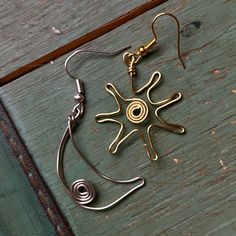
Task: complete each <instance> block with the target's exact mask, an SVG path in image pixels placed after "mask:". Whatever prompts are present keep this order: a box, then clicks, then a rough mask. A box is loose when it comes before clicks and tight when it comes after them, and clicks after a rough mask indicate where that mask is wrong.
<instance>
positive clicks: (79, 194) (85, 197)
mask: <svg viewBox="0 0 236 236" xmlns="http://www.w3.org/2000/svg"><path fill="white" fill-rule="evenodd" d="M71 194H72V197H73V198H74V200H75V201H76V202H77V203H78V204H80V205H87V204H89V203H90V202H92V201H93V200H94V199H95V197H96V191H95V189H94V186H93V185H92V184H91V183H90V182H88V181H87V180H85V179H78V180H75V181H74V182H73V183H72V184H71Z"/></svg>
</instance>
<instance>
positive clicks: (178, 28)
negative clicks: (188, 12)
mask: <svg viewBox="0 0 236 236" xmlns="http://www.w3.org/2000/svg"><path fill="white" fill-rule="evenodd" d="M162 16H170V17H172V19H173V20H174V21H175V22H176V27H177V33H176V37H177V54H178V57H179V60H180V61H181V63H182V65H183V68H184V69H185V68H186V67H185V64H184V62H183V60H182V58H181V55H180V24H179V20H178V19H177V17H176V16H175V15H173V14H171V13H169V12H162V13H160V14H158V15H156V16H155V17H154V19H153V21H152V33H153V35H154V38H155V41H157V34H156V32H155V29H154V24H155V22H156V20H157V19H158V18H160V17H162Z"/></svg>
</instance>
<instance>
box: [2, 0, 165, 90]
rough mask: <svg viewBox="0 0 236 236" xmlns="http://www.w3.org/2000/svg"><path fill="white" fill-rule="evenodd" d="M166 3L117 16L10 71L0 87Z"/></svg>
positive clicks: (154, 3)
mask: <svg viewBox="0 0 236 236" xmlns="http://www.w3.org/2000/svg"><path fill="white" fill-rule="evenodd" d="M166 1H168V0H152V1H150V2H147V3H144V4H143V5H141V6H138V7H136V8H134V9H133V10H131V11H129V12H127V13H125V14H123V15H121V16H119V17H118V18H116V19H114V20H112V21H110V22H108V23H106V24H104V25H103V26H101V27H99V28H97V29H95V30H93V31H91V32H89V33H87V34H85V35H83V36H81V37H80V38H78V39H75V40H73V41H71V42H70V43H68V44H66V45H64V46H62V47H60V48H58V49H56V50H54V51H52V52H49V53H47V54H46V55H44V56H42V57H40V58H38V59H36V60H35V61H32V62H31V63H29V64H26V65H24V66H22V67H20V68H18V69H16V70H14V71H12V72H11V73H9V74H8V75H6V76H4V77H2V78H0V86H3V85H5V84H8V83H10V82H12V81H14V80H16V79H18V78H20V77H21V76H23V75H25V74H27V73H30V72H31V71H33V70H35V69H37V68H39V67H41V66H43V65H45V64H47V63H49V62H50V61H53V60H55V59H57V58H58V57H61V56H63V55H65V54H67V53H68V52H71V51H73V50H74V49H76V48H78V47H80V46H82V45H84V44H86V43H88V42H90V41H92V40H94V39H97V38H99V37H101V36H102V35H104V34H106V33H108V32H110V31H112V30H114V29H115V28H117V27H119V26H121V25H123V24H125V23H127V22H128V21H130V20H132V19H134V18H135V17H137V16H139V15H141V14H143V13H145V12H147V11H149V10H151V9H152V8H154V7H156V6H158V5H160V4H162V3H164V2H166Z"/></svg>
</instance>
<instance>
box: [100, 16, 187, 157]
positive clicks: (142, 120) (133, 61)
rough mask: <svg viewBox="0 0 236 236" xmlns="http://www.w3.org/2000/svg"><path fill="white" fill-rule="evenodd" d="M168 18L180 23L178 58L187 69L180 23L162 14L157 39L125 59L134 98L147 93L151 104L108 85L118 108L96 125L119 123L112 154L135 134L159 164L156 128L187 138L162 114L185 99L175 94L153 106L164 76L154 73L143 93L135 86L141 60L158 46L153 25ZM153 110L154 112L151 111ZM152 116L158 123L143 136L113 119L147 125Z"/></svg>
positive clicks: (129, 54)
mask: <svg viewBox="0 0 236 236" xmlns="http://www.w3.org/2000/svg"><path fill="white" fill-rule="evenodd" d="M163 15H168V16H170V17H172V18H173V19H174V20H175V21H176V23H177V30H178V32H177V50H178V56H179V58H180V61H181V63H182V64H183V67H184V68H185V66H184V63H183V61H182V59H181V57H180V46H179V22H178V20H177V18H176V17H175V16H174V15H172V14H171V13H161V14H159V15H157V16H156V17H155V18H154V19H153V22H152V31H153V34H154V39H153V40H152V41H150V42H149V43H148V44H147V45H146V46H141V47H139V49H138V51H137V52H136V53H132V52H126V53H125V54H124V56H123V59H124V62H125V64H126V65H127V66H128V74H129V76H130V77H131V85H132V92H133V94H134V95H139V94H141V93H144V92H146V97H147V100H148V104H147V103H146V102H145V101H144V100H142V99H140V98H136V97H132V98H125V97H124V96H123V95H122V94H121V93H120V92H119V91H118V89H117V88H116V87H115V86H114V85H113V84H111V83H108V84H107V85H106V90H107V91H108V92H109V93H110V94H111V95H112V96H113V98H114V99H115V102H116V104H117V110H115V111H113V112H108V113H101V114H97V115H96V121H97V122H98V123H104V122H112V123H116V124H118V125H119V126H120V129H119V131H118V134H117V135H116V137H115V139H114V140H113V141H112V142H111V144H110V146H109V151H110V153H112V154H115V153H116V152H117V151H118V148H119V147H120V145H121V144H122V143H123V142H124V141H125V140H127V139H128V138H129V137H130V136H131V135H132V134H134V133H137V134H138V135H139V137H140V138H141V139H142V141H143V143H144V148H145V150H146V152H147V155H148V157H149V158H150V160H152V161H156V160H158V159H159V157H158V154H157V151H156V149H155V148H154V145H153V140H152V135H151V132H152V130H153V129H154V128H159V129H164V130H167V131H170V132H172V133H176V134H184V133H185V128H184V127H183V126H182V125H178V124H173V123H169V122H167V121H166V120H164V119H163V118H162V117H161V115H160V113H161V111H162V110H163V109H165V108H167V107H168V106H170V105H172V104H174V103H176V102H178V101H180V100H181V98H182V94H181V93H174V94H172V95H171V96H170V97H169V98H167V99H165V100H162V101H158V102H154V101H153V100H152V98H151V92H152V91H153V89H154V88H155V87H157V85H158V84H159V83H160V82H161V73H160V72H159V71H155V72H154V73H153V74H152V76H151V78H150V80H149V81H148V82H147V83H146V84H145V85H144V86H143V87H141V88H140V89H137V88H136V86H135V77H136V76H137V71H136V65H137V64H138V62H139V61H140V60H141V58H142V57H144V56H146V55H147V54H148V53H149V51H150V49H151V48H152V47H153V45H154V44H156V42H157V36H156V33H155V31H154V23H155V21H156V20H157V18H159V17H160V16H163ZM121 102H124V103H125V104H126V111H125V112H124V110H123V109H122V107H121ZM151 108H153V109H151ZM150 113H154V114H155V117H156V118H157V120H158V121H159V124H158V123H154V124H148V125H147V127H146V131H145V132H143V131H141V130H140V129H139V126H137V128H135V129H132V130H131V131H129V132H127V133H125V132H124V123H122V122H121V121H119V120H117V119H114V117H116V116H118V115H120V114H125V116H126V118H127V119H128V120H129V121H130V122H132V123H133V124H147V122H146V121H147V119H148V116H149V114H150Z"/></svg>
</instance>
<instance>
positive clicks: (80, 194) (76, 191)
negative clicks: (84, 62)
mask: <svg viewBox="0 0 236 236" xmlns="http://www.w3.org/2000/svg"><path fill="white" fill-rule="evenodd" d="M126 49H127V47H126V48H124V49H121V50H118V51H114V52H100V51H94V50H86V49H84V50H77V51H75V52H74V53H72V54H71V55H70V56H69V57H68V58H67V59H66V61H65V69H66V72H67V73H68V75H69V76H70V77H72V78H74V79H75V80H76V86H77V92H78V94H77V95H76V96H74V97H75V100H76V102H77V104H76V105H75V106H74V108H73V109H72V112H71V114H70V115H69V117H68V123H67V127H66V129H65V132H64V134H63V136H62V139H61V142H60V144H59V148H58V153H57V175H58V177H59V179H60V180H61V182H62V184H63V186H64V188H65V190H66V192H67V193H68V194H69V196H70V197H71V198H72V199H73V200H74V201H75V202H76V203H77V204H78V205H79V206H81V207H82V208H85V209H89V210H94V211H101V210H106V209H109V208H111V207H113V206H115V205H116V204H118V203H119V202H121V201H122V200H123V199H125V198H126V197H128V196H129V195H130V194H132V193H133V192H135V191H136V190H138V189H139V188H141V187H143V186H144V184H145V179H144V178H143V177H140V176H138V177H135V178H133V179H127V180H117V179H114V178H111V177H109V176H107V175H105V174H103V173H102V172H100V171H99V170H98V169H97V168H96V167H95V166H94V165H93V164H92V163H91V162H90V161H89V160H88V159H87V158H86V157H85V156H84V155H83V153H82V151H81V150H80V148H79V147H78V145H77V144H76V142H75V139H74V136H73V130H74V128H75V127H76V125H77V124H78V120H79V119H81V118H82V115H83V112H84V90H83V86H82V82H81V81H80V80H79V79H78V78H76V77H75V76H74V75H72V74H71V73H70V71H69V70H68V62H69V61H70V60H71V59H72V57H73V56H75V55H76V54H78V53H82V52H87V53H93V54H103V55H108V56H112V55H115V54H117V53H120V52H122V51H123V50H126ZM69 140H71V142H72V144H73V145H74V148H75V149H76V151H77V153H78V154H79V156H80V157H81V158H82V159H83V160H84V161H85V162H86V164H87V165H88V166H89V167H90V168H91V169H92V170H93V171H94V172H95V173H96V174H97V175H99V176H100V177H101V178H103V179H106V180H108V181H110V182H112V183H118V184H130V183H136V182H140V183H139V184H138V185H136V186H135V187H133V188H132V189H130V190H129V191H127V192H126V193H124V194H123V195H122V196H120V197H118V198H117V199H115V200H114V201H113V202H111V203H109V204H108V205H105V206H102V207H93V206H88V204H89V203H91V202H93V201H94V200H95V197H96V191H95V188H94V186H93V185H92V184H91V183H90V182H88V181H87V180H85V179H77V180H75V181H74V182H73V183H72V184H71V186H69V185H68V183H67V181H66V179H65V176H64V168H63V159H64V152H65V148H66V144H67V142H68V141H69Z"/></svg>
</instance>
